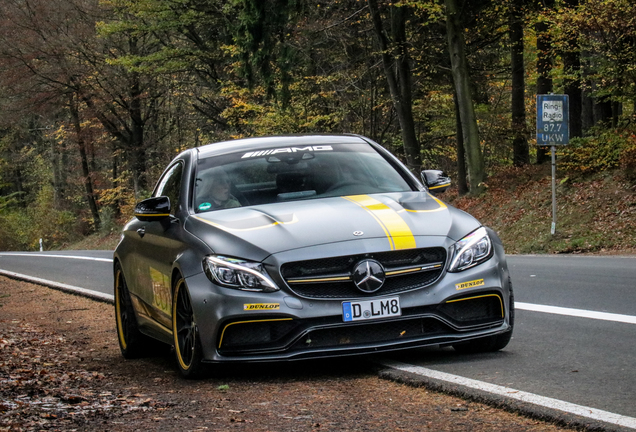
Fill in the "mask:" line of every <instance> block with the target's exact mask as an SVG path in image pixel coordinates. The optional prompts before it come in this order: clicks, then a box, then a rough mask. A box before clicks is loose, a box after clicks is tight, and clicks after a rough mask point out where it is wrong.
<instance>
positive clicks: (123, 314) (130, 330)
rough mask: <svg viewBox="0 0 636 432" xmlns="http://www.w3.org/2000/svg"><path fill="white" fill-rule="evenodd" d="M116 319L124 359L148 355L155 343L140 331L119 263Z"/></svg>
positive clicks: (116, 279)
mask: <svg viewBox="0 0 636 432" xmlns="http://www.w3.org/2000/svg"><path fill="white" fill-rule="evenodd" d="M115 319H116V324H117V339H118V340H119V348H120V350H121V354H122V355H123V356H124V358H126V359H134V358H140V357H143V356H145V355H147V354H148V352H149V348H150V347H151V346H152V345H154V341H153V340H152V339H150V338H149V337H148V336H146V335H144V334H143V333H141V332H140V331H139V326H138V324H137V318H136V317H135V311H134V310H133V305H132V300H131V299H130V292H129V291H128V285H127V284H126V279H125V278H124V272H123V271H122V269H121V265H120V264H119V263H117V264H116V265H115Z"/></svg>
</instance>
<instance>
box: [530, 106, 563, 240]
mask: <svg viewBox="0 0 636 432" xmlns="http://www.w3.org/2000/svg"><path fill="white" fill-rule="evenodd" d="M569 123H570V106H569V99H568V95H555V94H549V95H537V145H538V146H550V153H551V154H552V227H551V229H550V234H552V235H554V234H555V233H556V220H557V218H556V146H558V145H567V144H568V143H569V142H570V127H569Z"/></svg>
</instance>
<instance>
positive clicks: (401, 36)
mask: <svg viewBox="0 0 636 432" xmlns="http://www.w3.org/2000/svg"><path fill="white" fill-rule="evenodd" d="M368 3H369V11H370V12H371V18H372V20H373V27H374V29H375V34H376V36H377V38H378V42H379V43H380V50H381V52H382V66H383V67H384V73H385V75H386V79H387V82H388V84H389V90H390V92H391V99H392V100H393V105H394V107H395V111H396V112H397V116H398V121H399V122H400V128H401V131H402V141H403V142H404V152H405V156H406V164H407V166H408V167H409V169H410V170H411V171H419V170H420V169H421V167H422V156H421V154H420V144H419V142H418V141H417V134H416V133H415V121H414V120H413V109H412V94H411V67H410V64H409V57H408V48H407V44H406V12H407V11H406V7H394V6H391V29H392V36H393V43H391V42H390V40H389V37H388V36H387V34H386V32H385V31H384V28H383V26H382V17H381V16H380V10H379V9H378V2H377V0H368ZM392 53H395V56H392V55H391V54H392ZM394 57H397V58H396V59H395V60H394Z"/></svg>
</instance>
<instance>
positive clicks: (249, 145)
mask: <svg viewBox="0 0 636 432" xmlns="http://www.w3.org/2000/svg"><path fill="white" fill-rule="evenodd" d="M368 143H369V142H368V141H367V140H366V139H364V137H362V136H360V135H352V134H351V135H350V134H343V135H319V134H314V135H285V136H268V137H258V138H243V139H237V140H231V141H222V142H218V143H213V144H207V145H204V146H201V147H197V148H196V150H197V152H198V154H199V158H208V157H211V156H218V155H223V154H227V153H234V152H240V151H249V150H262V149H268V148H272V147H274V148H276V147H286V146H308V145H325V144H368Z"/></svg>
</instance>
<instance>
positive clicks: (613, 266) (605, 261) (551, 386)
mask: <svg viewBox="0 0 636 432" xmlns="http://www.w3.org/2000/svg"><path fill="white" fill-rule="evenodd" d="M508 265H509V267H510V271H511V274H512V282H513V286H514V290H515V300H516V301H517V302H521V303H529V304H533V305H534V304H536V305H548V306H558V307H563V308H574V309H583V310H588V311H597V312H608V313H613V314H624V315H629V316H632V317H636V257H588V256H574V257H572V256H509V257H508ZM392 358H393V359H395V360H399V361H401V362H405V363H410V364H416V365H420V366H424V367H427V368H430V369H434V370H439V371H442V372H447V373H451V374H454V375H460V376H462V377H467V378H472V379H476V380H480V381H485V382H488V383H492V384H497V385H501V386H506V387H510V388H514V389H516V390H521V391H526V392H531V393H534V394H538V395H541V396H546V397H551V398H556V399H559V400H562V401H567V402H571V403H575V404H579V405H584V406H588V407H592V408H598V409H602V410H605V411H609V412H612V413H617V414H622V415H626V416H630V417H636V368H635V367H634V365H635V364H636V324H633V323H623V322H613V321H605V320H600V319H590V318H580V317H573V316H564V315H558V314H553V313H546V312H535V311H529V310H523V309H521V308H520V306H518V307H517V313H516V324H515V331H514V336H513V339H512V341H511V342H510V344H509V345H508V347H506V348H505V349H504V350H503V351H500V352H497V353H491V354H480V355H458V354H456V353H455V352H454V351H453V350H452V349H451V348H445V349H430V350H418V351H411V352H408V353H400V354H398V355H394V356H392Z"/></svg>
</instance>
